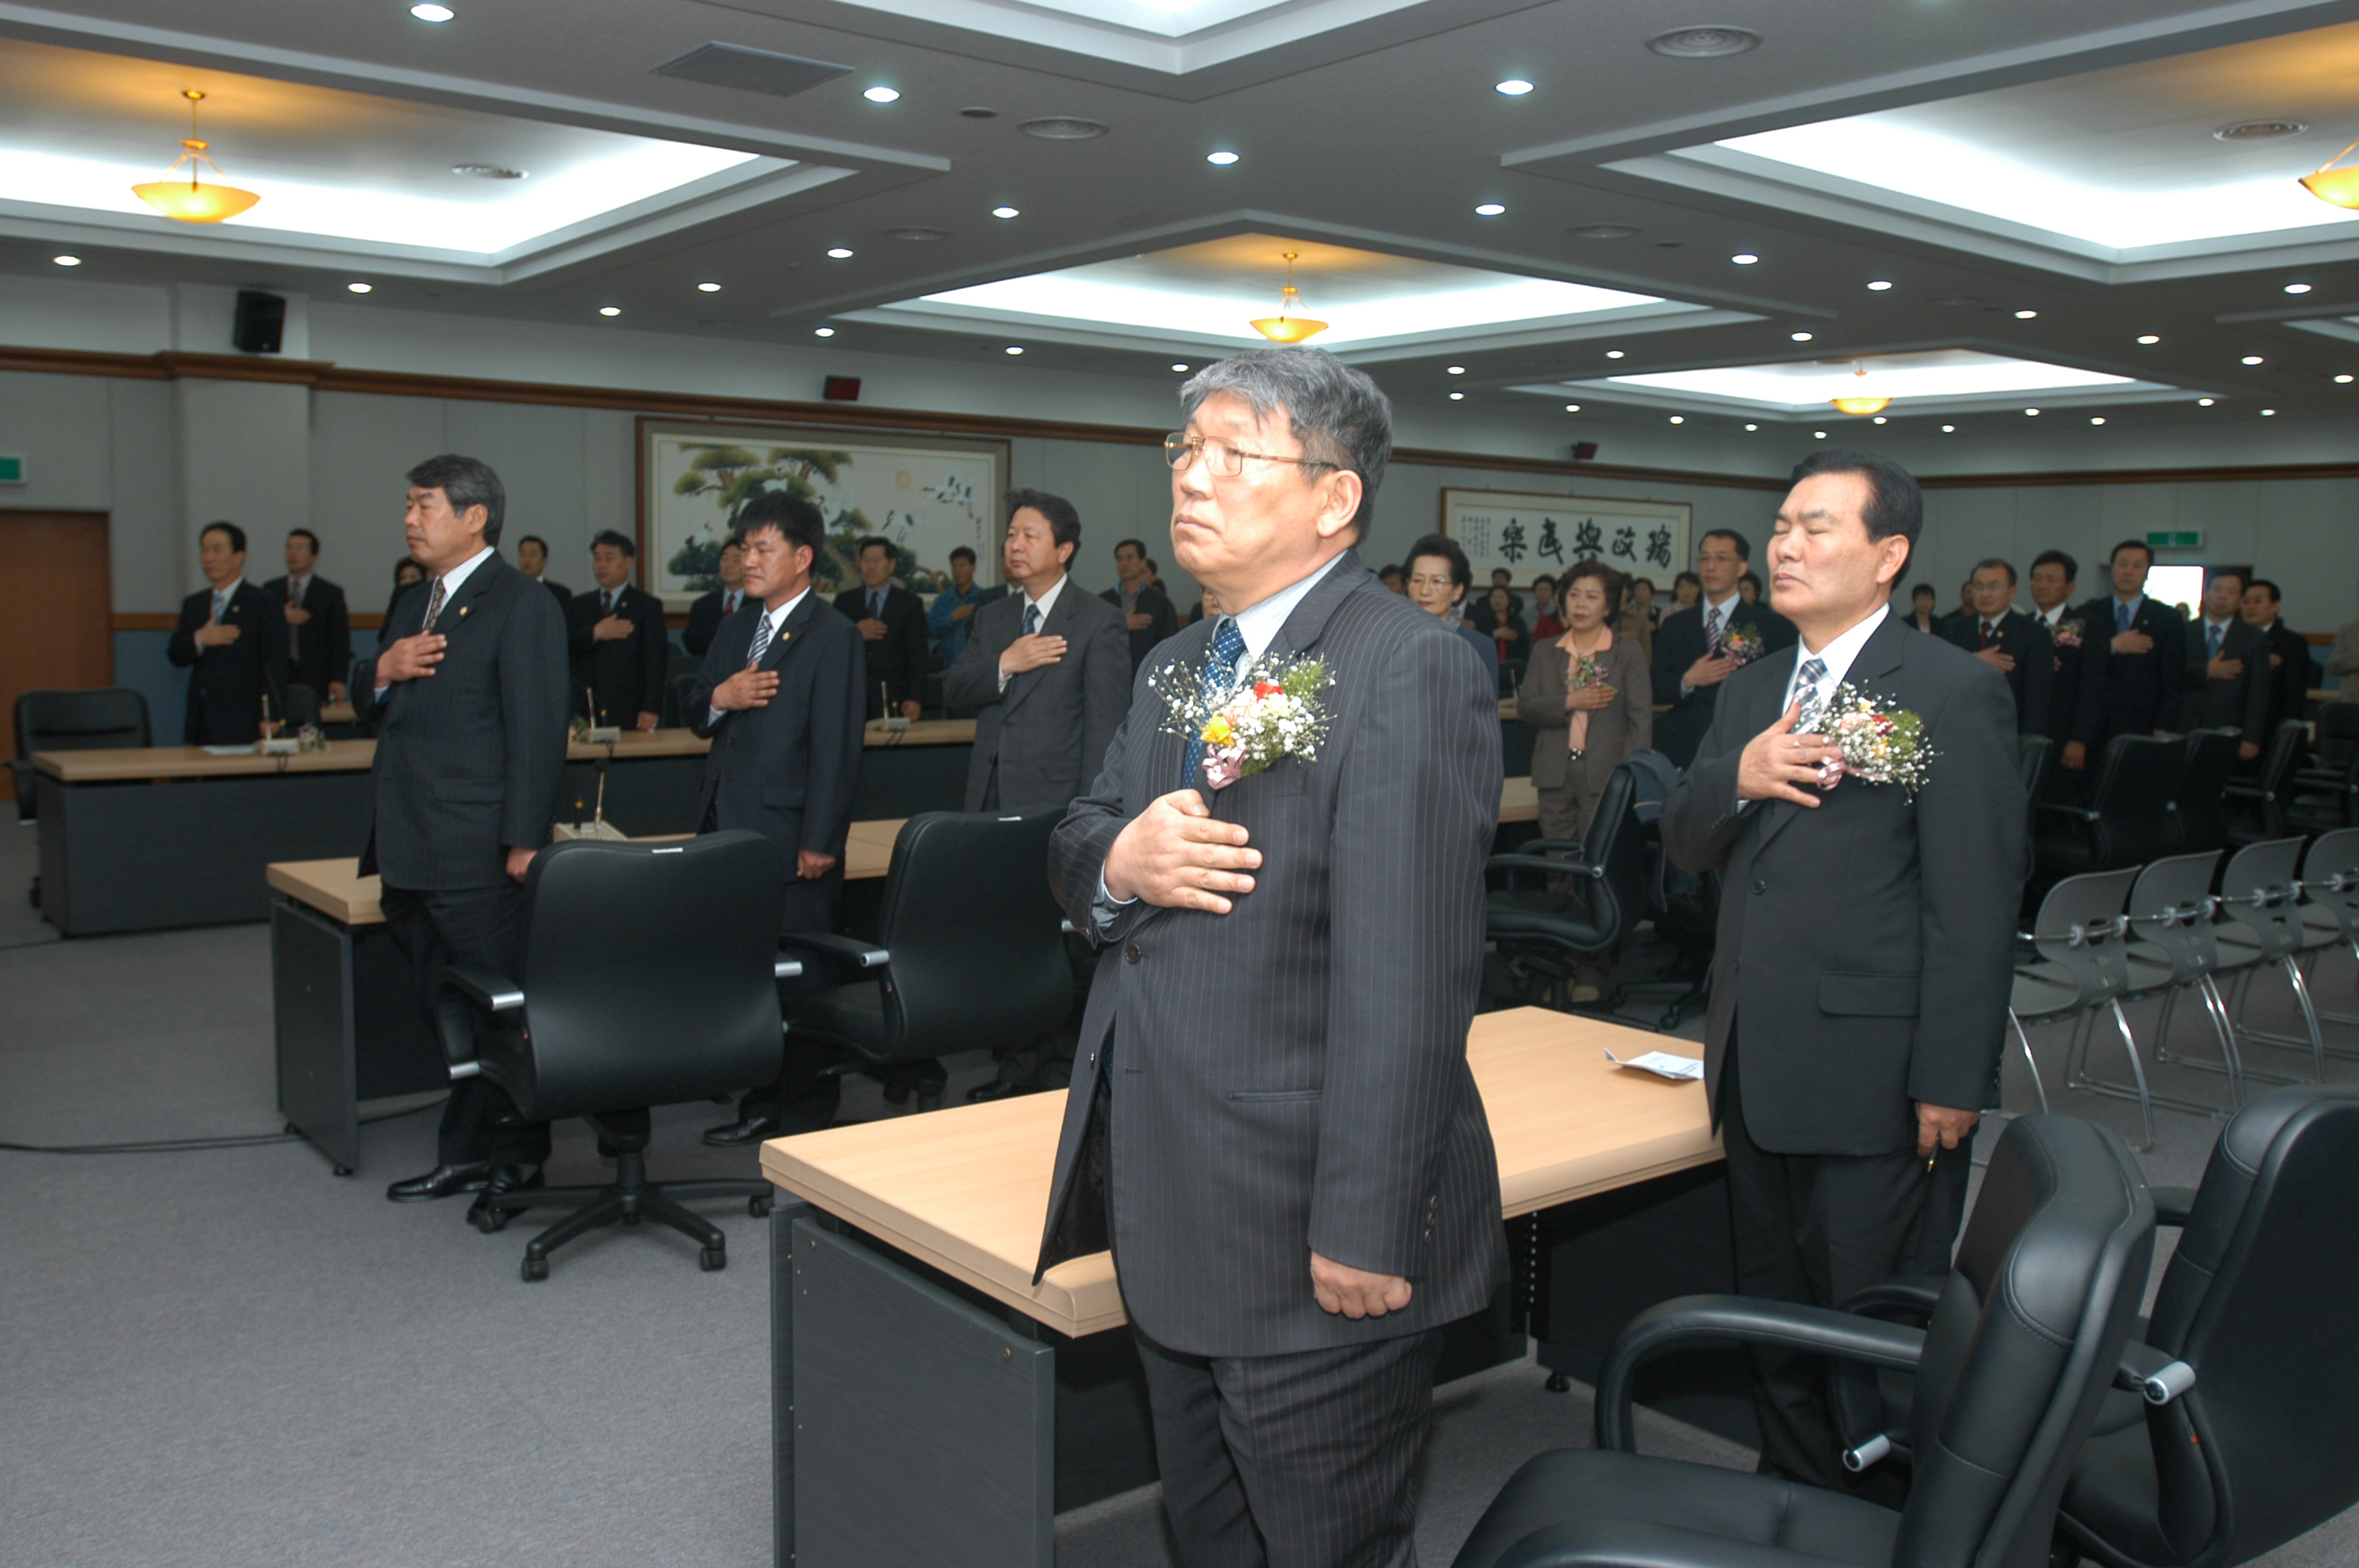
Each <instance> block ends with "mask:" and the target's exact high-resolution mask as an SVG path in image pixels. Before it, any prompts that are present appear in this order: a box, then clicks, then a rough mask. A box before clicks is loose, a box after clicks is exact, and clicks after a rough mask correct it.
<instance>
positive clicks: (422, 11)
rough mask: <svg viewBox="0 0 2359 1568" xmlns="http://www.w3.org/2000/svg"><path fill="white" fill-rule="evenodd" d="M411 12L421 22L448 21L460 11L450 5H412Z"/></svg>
mask: <svg viewBox="0 0 2359 1568" xmlns="http://www.w3.org/2000/svg"><path fill="white" fill-rule="evenodd" d="M409 14H410V15H411V16H415V17H417V18H418V19H419V21H421V22H447V21H449V20H450V19H451V17H453V16H457V15H458V14H459V13H458V12H456V11H453V10H452V9H451V7H450V6H448V5H412V6H411V7H410V8H409Z"/></svg>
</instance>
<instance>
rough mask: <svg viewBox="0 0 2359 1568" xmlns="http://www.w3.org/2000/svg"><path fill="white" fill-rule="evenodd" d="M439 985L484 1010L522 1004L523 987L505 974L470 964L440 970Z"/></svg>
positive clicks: (511, 1009) (508, 1009) (503, 1009)
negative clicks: (440, 982)
mask: <svg viewBox="0 0 2359 1568" xmlns="http://www.w3.org/2000/svg"><path fill="white" fill-rule="evenodd" d="M442 984H443V985H444V987H445V988H447V989H451V990H454V991H457V992H458V993H459V994H460V995H461V996H463V997H465V998H466V999H467V1000H469V1001H472V1002H473V1003H474V1004H475V1005H476V1006H477V1007H480V1008H482V1009H483V1010H484V1011H485V1012H514V1011H516V1009H518V1008H520V1007H522V1006H523V1005H524V988H523V987H522V986H520V985H518V984H516V982H515V981H514V980H512V979H508V978H507V977H506V975H503V974H499V973H496V972H495V971H494V970H491V969H484V968H477V967H476V966H474V965H473V964H452V965H451V967H450V968H446V969H444V970H443V971H442Z"/></svg>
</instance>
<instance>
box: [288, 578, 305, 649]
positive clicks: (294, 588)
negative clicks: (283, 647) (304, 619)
mask: <svg viewBox="0 0 2359 1568" xmlns="http://www.w3.org/2000/svg"><path fill="white" fill-rule="evenodd" d="M287 602H288V603H289V604H291V605H293V606H294V607H295V608H296V609H298V610H300V609H302V608H303V579H301V578H290V579H288V582H287ZM287 656H288V658H290V659H299V658H301V657H302V656H303V628H301V627H300V626H293V625H290V626H288V628H287Z"/></svg>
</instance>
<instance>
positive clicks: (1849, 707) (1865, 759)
mask: <svg viewBox="0 0 2359 1568" xmlns="http://www.w3.org/2000/svg"><path fill="white" fill-rule="evenodd" d="M1811 728H1812V729H1814V730H1816V731H1817V732H1818V733H1819V734H1821V735H1824V736H1825V737H1826V738H1827V739H1828V740H1830V741H1833V742H1834V743H1835V745H1836V746H1837V747H1839V748H1840V749H1841V750H1842V752H1843V755H1842V757H1841V758H1839V759H1837V760H1836V761H1834V762H1827V763H1824V764H1822V765H1821V767H1820V769H1819V787H1820V788H1821V789H1832V788H1834V787H1835V785H1836V784H1840V783H1842V782H1843V778H1844V777H1845V776H1846V775H1848V776H1850V777H1852V778H1855V779H1859V780H1862V781H1864V783H1867V784H1898V785H1899V786H1900V793H1901V794H1903V795H1908V796H1911V797H1913V796H1914V795H1916V794H1917V792H1918V791H1919V790H1920V789H1922V788H1924V787H1925V776H1926V773H1927V772H1928V771H1929V768H1930V764H1931V762H1932V761H1933V759H1934V758H1935V757H1937V756H1939V755H1940V752H1935V751H1934V750H1933V749H1932V748H1930V746H1928V745H1926V744H1925V721H1924V720H1923V719H1920V718H1919V717H1918V716H1917V715H1916V713H1915V712H1913V711H1912V710H1910V709H1908V708H1901V707H1899V706H1897V704H1895V703H1893V702H1891V701H1889V700H1887V699H1886V698H1884V697H1870V696H1868V695H1867V694H1866V693H1865V692H1864V691H1861V690H1860V689H1859V688H1858V687H1855V686H1853V685H1852V684H1851V683H1850V682H1849V681H1845V682H1844V683H1843V685H1841V686H1839V687H1836V688H1835V694H1834V697H1833V698H1832V700H1831V701H1830V702H1829V703H1828V704H1827V707H1826V711H1824V712H1823V713H1821V714H1820V715H1819V717H1818V719H1817V720H1816V721H1815V722H1814V723H1813V724H1812V726H1811Z"/></svg>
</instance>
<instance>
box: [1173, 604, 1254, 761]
mask: <svg viewBox="0 0 2359 1568" xmlns="http://www.w3.org/2000/svg"><path fill="white" fill-rule="evenodd" d="M1244 657H1245V633H1242V632H1239V631H1238V630H1237V623H1236V622H1235V620H1234V618H1232V617H1229V616H1225V615H1224V616H1223V617H1222V618H1221V623H1220V625H1219V626H1217V627H1215V628H1213V631H1212V653H1211V654H1208V655H1207V656H1206V657H1205V660H1204V684H1203V686H1202V687H1201V688H1200V689H1201V692H1202V694H1203V697H1204V700H1205V701H1206V702H1208V703H1210V702H1212V701H1215V700H1217V699H1218V698H1220V697H1224V696H1226V695H1227V694H1228V690H1229V688H1230V687H1234V685H1236V684H1237V661H1238V660H1239V659H1242V658H1244ZM1203 765H1204V742H1203V741H1202V739H1201V738H1198V739H1194V740H1191V741H1189V742H1188V760H1187V761H1186V762H1184V763H1182V764H1181V766H1180V788H1181V789H1186V788H1188V787H1189V786H1190V785H1191V784H1196V783H1198V782H1199V781H1198V779H1197V776H1196V775H1197V773H1199V772H1200V771H1201V769H1202V767H1203Z"/></svg>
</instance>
